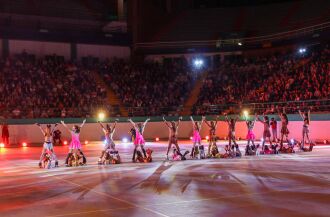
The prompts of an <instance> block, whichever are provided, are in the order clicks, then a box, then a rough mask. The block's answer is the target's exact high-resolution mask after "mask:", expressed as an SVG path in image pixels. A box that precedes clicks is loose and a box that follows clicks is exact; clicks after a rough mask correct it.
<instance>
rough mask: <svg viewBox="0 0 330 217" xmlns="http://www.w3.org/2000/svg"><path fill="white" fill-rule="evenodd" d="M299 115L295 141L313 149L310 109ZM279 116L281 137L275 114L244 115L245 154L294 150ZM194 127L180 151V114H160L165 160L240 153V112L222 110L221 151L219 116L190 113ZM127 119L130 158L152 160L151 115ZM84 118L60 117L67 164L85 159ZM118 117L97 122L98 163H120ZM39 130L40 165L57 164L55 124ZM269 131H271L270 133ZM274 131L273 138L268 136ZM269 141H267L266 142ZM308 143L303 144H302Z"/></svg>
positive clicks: (283, 118) (284, 119)
mask: <svg viewBox="0 0 330 217" xmlns="http://www.w3.org/2000/svg"><path fill="white" fill-rule="evenodd" d="M299 114H300V116H301V118H302V119H303V127H302V140H301V142H300V143H297V145H298V146H299V148H300V149H301V150H302V151H312V149H313V146H314V144H313V143H312V142H311V141H310V139H309V125H310V111H307V112H301V111H299ZM279 117H280V119H281V123H282V125H281V130H280V133H281V135H280V139H278V138H277V122H276V121H275V119H274V118H272V119H269V117H268V116H267V115H265V114H263V115H262V116H259V115H255V116H254V119H252V120H248V118H247V116H245V122H246V126H247V130H248V132H247V136H246V140H247V145H246V148H245V155H259V154H277V153H293V152H294V149H293V148H294V145H296V143H295V142H292V141H290V140H289V137H288V135H289V133H290V132H289V130H288V124H289V120H288V117H287V115H286V113H285V111H284V110H283V112H279ZM190 119H191V122H192V128H193V136H192V143H193V146H192V148H191V150H190V151H188V150H186V151H185V152H184V153H182V152H181V150H180V147H179V144H178V130H179V125H180V122H181V121H182V117H179V118H178V120H177V121H167V120H166V119H165V118H164V117H163V121H164V123H165V125H166V126H167V128H168V129H169V140H168V147H167V150H166V157H165V160H170V159H172V160H185V159H186V158H187V157H188V156H187V155H188V154H189V153H190V158H191V159H197V158H199V159H203V158H212V157H213V158H233V157H241V156H242V153H241V151H240V149H239V145H238V144H237V142H236V140H237V139H236V135H235V129H236V123H237V121H238V119H239V116H238V115H237V116H236V117H228V116H227V114H225V121H226V123H227V125H228V137H227V138H228V145H225V147H224V153H220V152H219V149H218V146H217V140H218V137H217V135H216V130H217V125H218V119H219V117H218V116H217V117H216V118H215V120H210V121H207V120H206V118H205V117H204V116H202V119H201V120H200V121H195V120H194V119H193V117H192V116H190ZM128 121H129V122H130V123H131V124H132V128H131V130H130V133H131V140H132V142H133V144H134V151H133V155H132V162H151V161H152V156H151V154H152V150H150V149H147V150H146V149H145V139H144V137H143V134H144V130H145V127H146V125H147V123H148V122H149V121H150V118H148V119H146V120H145V121H144V122H143V123H135V122H133V120H132V119H128ZM256 121H259V122H261V123H262V124H263V136H262V139H261V144H256V143H255V139H256V136H255V134H254V126H255V123H256ZM85 122H86V120H84V121H83V122H82V124H80V125H76V124H75V125H73V126H72V128H69V127H68V126H67V125H66V124H65V123H64V121H61V124H62V125H63V126H64V127H65V128H66V129H67V130H68V131H69V132H70V134H71V142H70V144H69V152H68V154H67V157H66V159H65V165H66V166H74V165H85V164H86V163H87V159H86V156H85V155H84V153H83V151H82V145H81V143H80V139H79V135H80V132H81V128H82V127H83V126H84V124H85ZM117 122H118V119H116V120H115V122H114V124H106V125H104V124H103V123H101V122H98V123H99V125H100V127H101V129H102V131H103V132H104V137H105V140H104V147H103V150H102V152H101V155H100V156H99V159H98V164H105V163H106V162H108V163H111V164H116V163H120V156H119V153H118V151H117V150H116V146H115V142H114V140H113V135H114V133H115V130H116V125H117ZM204 123H205V124H206V125H207V126H208V128H209V138H208V142H209V144H208V150H207V153H205V151H204V146H203V145H202V138H201V129H202V126H203V124H204ZM37 125H38V126H39V128H40V130H41V132H42V134H43V135H44V144H43V149H42V153H41V156H40V161H39V167H44V166H43V161H44V160H45V159H48V160H54V161H55V167H57V166H58V160H57V157H56V154H55V152H54V147H53V142H52V141H53V139H54V138H53V134H54V132H55V131H56V127H57V126H58V124H55V125H54V127H53V128H52V126H51V125H50V124H47V125H46V127H45V128H42V127H41V125H40V124H38V123H37ZM271 132H272V133H271ZM272 135H273V138H271V137H272ZM267 141H268V143H269V145H266V142H267ZM306 143H308V144H309V147H308V148H306V147H305V144H306ZM172 147H173V152H172V156H169V154H170V150H171V148H172Z"/></svg>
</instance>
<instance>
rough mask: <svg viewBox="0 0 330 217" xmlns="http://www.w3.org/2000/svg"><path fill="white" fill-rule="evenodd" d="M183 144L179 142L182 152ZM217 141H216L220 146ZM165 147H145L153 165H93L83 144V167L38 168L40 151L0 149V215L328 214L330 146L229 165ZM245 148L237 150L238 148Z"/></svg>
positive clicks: (93, 147) (125, 147) (91, 147)
mask: <svg viewBox="0 0 330 217" xmlns="http://www.w3.org/2000/svg"><path fill="white" fill-rule="evenodd" d="M189 143H190V142H189V141H181V142H180V144H181V146H182V148H183V149H189V148H190V144H189ZM223 144H224V142H221V145H223ZM166 146H167V141H163V142H157V143H147V145H146V147H149V148H151V149H153V151H154V155H153V157H154V162H152V163H131V154H132V150H133V149H132V147H133V146H132V145H131V144H124V143H120V144H118V143H117V148H118V150H119V152H120V154H121V157H122V159H123V161H124V162H123V163H122V164H119V165H102V166H99V165H97V164H96V161H97V159H98V156H99V154H100V151H101V149H102V144H101V143H100V142H91V143H90V144H88V145H84V147H83V150H84V152H85V154H86V156H87V161H88V164H87V165H86V166H82V167H72V168H67V167H64V165H63V164H64V159H65V156H66V153H67V150H68V147H67V146H61V147H55V151H56V153H57V156H58V158H59V160H60V167H59V168H52V169H49V170H47V169H39V168H38V159H39V156H40V152H41V148H40V147H25V148H2V149H0V162H1V163H0V174H1V175H0V216H1V217H8V216H13V217H14V216H15V217H18V216H24V217H29V216H33V217H39V216H52V217H55V216H58V217H61V216H72V217H75V216H87V217H89V216H114V217H128V216H141V217H149V216H155V217H158V216H159V217H169V216H170V217H174V216H178V217H184V216H188V217H192V216H201V217H218V216H241V217H243V216H244V217H247V216H290V217H291V216H314V217H315V216H330V188H329V187H330V157H329V156H330V148H329V147H328V146H316V147H315V148H314V150H313V152H308V153H301V152H300V153H295V154H280V155H267V156H247V157H245V156H244V157H242V158H236V159H206V160H187V161H176V162H173V161H170V162H165V161H163V160H164V158H165V150H166ZM244 147H245V145H244V146H243V145H242V149H243V148H244Z"/></svg>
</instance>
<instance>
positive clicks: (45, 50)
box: [0, 39, 130, 60]
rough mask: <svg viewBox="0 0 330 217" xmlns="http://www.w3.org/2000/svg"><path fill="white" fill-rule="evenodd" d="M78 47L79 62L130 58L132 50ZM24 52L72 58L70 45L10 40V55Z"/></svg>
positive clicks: (113, 46) (84, 45)
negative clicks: (92, 58)
mask: <svg viewBox="0 0 330 217" xmlns="http://www.w3.org/2000/svg"><path fill="white" fill-rule="evenodd" d="M0 40H1V39H0ZM0 42H1V41H0ZM76 47H77V58H78V60H80V59H81V58H82V57H87V56H92V57H97V58H99V59H106V58H112V57H118V58H128V57H129V56H130V48H129V47H125V46H115V45H96V44H77V45H76ZM0 50H1V51H2V43H1V45H0ZM23 51H26V52H27V53H29V54H34V55H36V56H37V57H42V56H45V55H52V54H56V55H59V56H64V58H65V59H67V60H69V59H71V56H72V54H71V52H72V50H71V44H70V43H64V42H63V43H62V42H46V41H45V42H43V41H28V40H11V39H10V40H9V55H15V54H19V53H22V52H23ZM1 53H2V52H1Z"/></svg>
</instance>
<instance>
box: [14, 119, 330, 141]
mask: <svg viewBox="0 0 330 217" xmlns="http://www.w3.org/2000/svg"><path fill="white" fill-rule="evenodd" d="M232 117H235V116H232ZM269 117H270V118H272V117H275V118H276V120H277V121H278V122H277V123H278V129H277V134H278V136H279V135H280V129H281V122H280V121H279V117H278V116H276V115H275V116H273V115H269ZM288 117H289V126H288V129H289V131H290V135H289V138H290V139H297V140H300V139H301V135H302V125H303V121H302V119H301V118H300V116H299V115H296V114H294V115H288ZM214 118H215V116H207V120H211V119H214ZM253 118H254V117H253V116H249V119H253ZM115 119H116V118H107V119H105V120H104V121H103V122H107V123H109V122H113V121H114V120H115ZM118 119H119V122H118V124H117V128H116V132H115V134H114V139H115V140H122V139H123V138H126V139H128V140H129V137H130V134H129V131H130V129H131V128H132V125H131V123H129V122H128V121H127V118H118ZM132 119H133V121H134V122H144V121H145V120H146V117H136V118H132ZM194 119H195V120H196V121H200V120H201V116H195V117H194ZM60 120H61V119H60V118H54V119H25V120H23V119H21V120H20V119H11V120H8V123H9V133H10V142H11V143H13V144H21V143H22V142H26V143H30V144H32V143H37V144H40V145H41V144H42V141H43V135H42V133H41V132H40V129H39V128H38V127H37V126H36V125H35V123H36V122H38V123H40V124H55V123H60ZM63 120H64V121H65V123H67V124H68V126H69V127H70V128H71V127H72V124H79V125H80V124H81V123H82V121H83V119H82V118H66V119H63ZM166 120H167V121H171V120H175V121H177V120H178V117H166ZM243 120H244V117H243V116H241V117H240V121H238V122H237V124H236V136H237V138H240V139H245V138H246V134H247V127H246V123H245V121H243ZM97 121H98V119H96V118H88V119H87V122H86V124H85V126H84V127H83V128H82V130H81V135H80V139H81V141H85V140H87V141H102V140H103V138H104V135H103V132H102V130H101V128H100V126H99V124H98V123H97ZM43 127H45V126H44V125H43ZM58 129H59V130H60V131H61V132H62V137H63V140H67V141H68V142H69V141H70V133H69V132H68V131H67V130H66V129H65V128H64V127H63V126H62V125H61V124H60V125H59V126H58ZM329 129H330V114H312V116H311V124H310V138H311V139H312V140H314V141H316V142H323V141H324V140H328V141H330V133H329ZM253 131H254V133H255V135H256V139H257V140H260V139H261V138H262V134H263V124H262V123H260V122H256V124H255V127H254V130H253ZM168 132H169V131H168V128H167V127H166V125H165V124H164V122H163V121H162V117H151V120H150V123H148V124H147V126H146V128H145V132H144V137H145V139H146V140H148V141H155V139H156V138H159V139H161V140H162V139H163V140H167V139H168ZM208 134H209V128H208V127H207V126H206V125H205V124H203V126H202V129H201V137H202V138H203V139H205V138H206V136H207V135H208ZM216 135H217V136H218V137H219V138H220V139H224V138H225V137H227V135H228V125H227V123H226V122H225V121H224V116H220V117H219V122H218V128H217V131H216ZM191 136H192V124H191V121H190V118H189V117H188V116H186V117H183V121H182V122H181V124H180V127H179V134H178V137H179V138H180V139H189V138H190V137H191Z"/></svg>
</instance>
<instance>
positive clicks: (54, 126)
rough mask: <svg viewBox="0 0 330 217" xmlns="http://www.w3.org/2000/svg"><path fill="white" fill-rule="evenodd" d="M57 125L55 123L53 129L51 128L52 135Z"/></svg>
mask: <svg viewBox="0 0 330 217" xmlns="http://www.w3.org/2000/svg"><path fill="white" fill-rule="evenodd" d="M57 125H58V123H56V124H55V125H54V128H53V130H52V132H51V134H52V135H53V133H54V131H55V129H56V127H57Z"/></svg>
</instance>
